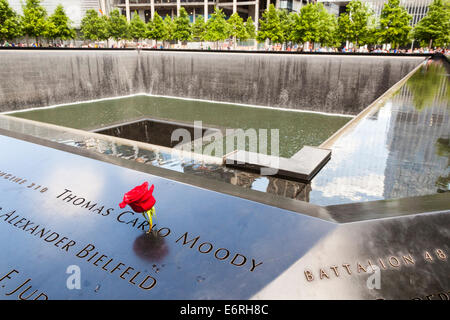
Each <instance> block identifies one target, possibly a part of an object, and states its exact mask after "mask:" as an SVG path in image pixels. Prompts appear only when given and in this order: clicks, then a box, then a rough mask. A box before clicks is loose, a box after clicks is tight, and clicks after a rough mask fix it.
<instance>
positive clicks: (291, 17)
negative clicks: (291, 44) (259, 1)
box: [278, 10, 296, 42]
mask: <svg viewBox="0 0 450 320" xmlns="http://www.w3.org/2000/svg"><path fill="white" fill-rule="evenodd" d="M278 15H279V17H280V26H281V30H282V32H283V42H287V41H289V40H291V30H292V28H293V27H294V23H295V15H296V14H295V13H294V12H290V13H288V12H287V11H286V10H279V11H278Z"/></svg>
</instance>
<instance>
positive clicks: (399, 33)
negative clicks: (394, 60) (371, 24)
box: [378, 0, 412, 48]
mask: <svg viewBox="0 0 450 320" xmlns="http://www.w3.org/2000/svg"><path fill="white" fill-rule="evenodd" d="M411 18H412V17H411V15H409V14H408V12H407V11H406V9H405V8H403V7H401V6H400V0H389V1H388V2H387V3H385V4H384V6H383V9H382V10H381V15H380V26H379V29H378V37H379V38H380V41H381V42H382V43H390V44H391V45H392V46H393V47H397V48H398V47H399V46H400V45H403V44H406V43H408V34H409V32H410V31H411V26H410V25H409V22H410V20H411Z"/></svg>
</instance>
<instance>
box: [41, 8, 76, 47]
mask: <svg viewBox="0 0 450 320" xmlns="http://www.w3.org/2000/svg"><path fill="white" fill-rule="evenodd" d="M75 35H76V32H75V29H74V28H72V26H71V21H70V19H69V17H68V16H67V15H66V12H65V11H64V7H63V6H62V5H61V4H59V5H58V6H57V7H56V9H55V11H54V12H53V14H52V15H51V16H50V17H49V18H48V23H47V30H46V32H45V36H46V37H47V38H49V39H57V38H59V39H61V40H68V39H73V38H75Z"/></svg>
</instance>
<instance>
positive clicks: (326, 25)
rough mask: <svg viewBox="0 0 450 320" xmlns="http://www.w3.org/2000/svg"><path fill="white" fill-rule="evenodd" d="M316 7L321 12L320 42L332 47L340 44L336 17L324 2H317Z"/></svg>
mask: <svg viewBox="0 0 450 320" xmlns="http://www.w3.org/2000/svg"><path fill="white" fill-rule="evenodd" d="M316 8H317V11H318V13H319V33H318V42H320V43H321V44H322V45H325V46H330V47H334V46H336V45H338V40H337V38H338V37H337V32H336V30H337V20H336V17H335V16H334V15H333V14H331V13H328V11H327V10H326V9H325V7H324V6H323V4H322V3H317V4H316Z"/></svg>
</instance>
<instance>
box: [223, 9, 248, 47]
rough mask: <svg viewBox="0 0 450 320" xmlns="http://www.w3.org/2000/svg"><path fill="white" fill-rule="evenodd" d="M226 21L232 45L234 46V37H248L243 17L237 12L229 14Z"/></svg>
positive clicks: (241, 38) (240, 38)
mask: <svg viewBox="0 0 450 320" xmlns="http://www.w3.org/2000/svg"><path fill="white" fill-rule="evenodd" d="M227 23H228V25H229V32H230V36H231V37H233V47H236V39H239V40H245V39H248V37H249V35H248V33H247V29H245V25H244V19H242V18H241V17H240V16H239V14H238V13H237V12H235V13H233V14H232V15H231V17H230V18H229V19H228V21H227Z"/></svg>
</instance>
